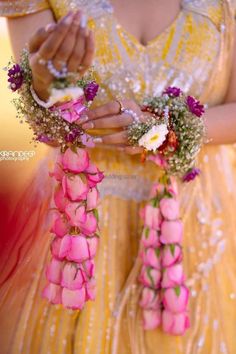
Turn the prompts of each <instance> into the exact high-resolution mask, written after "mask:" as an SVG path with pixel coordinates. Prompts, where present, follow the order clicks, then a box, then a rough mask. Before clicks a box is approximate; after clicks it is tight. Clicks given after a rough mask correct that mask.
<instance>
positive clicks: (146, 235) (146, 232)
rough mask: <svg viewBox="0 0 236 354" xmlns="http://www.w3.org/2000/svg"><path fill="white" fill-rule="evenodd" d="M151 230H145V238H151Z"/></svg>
mask: <svg viewBox="0 0 236 354" xmlns="http://www.w3.org/2000/svg"><path fill="white" fill-rule="evenodd" d="M149 231H150V230H149V228H148V227H146V229H145V238H148V236H149Z"/></svg>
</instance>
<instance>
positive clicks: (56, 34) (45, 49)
mask: <svg viewBox="0 0 236 354" xmlns="http://www.w3.org/2000/svg"><path fill="white" fill-rule="evenodd" d="M73 19H74V14H73V13H71V12H69V14H68V15H67V16H65V17H64V18H63V19H62V20H60V21H59V22H58V24H57V26H56V28H55V30H54V31H53V32H52V33H51V34H50V36H49V37H48V39H47V40H46V41H45V42H44V43H43V44H42V45H41V47H40V49H39V55H40V56H41V57H42V58H44V59H46V60H48V59H51V58H53V57H54V55H55V54H56V52H57V50H58V48H59V47H60V45H61V44H62V42H63V40H64V39H65V37H66V34H67V32H68V31H69V29H70V27H71V25H72V22H73Z"/></svg>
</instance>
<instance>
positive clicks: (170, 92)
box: [8, 50, 205, 335]
mask: <svg viewBox="0 0 236 354" xmlns="http://www.w3.org/2000/svg"><path fill="white" fill-rule="evenodd" d="M9 65H10V63H9ZM8 76H9V78H8V81H9V83H10V88H11V89H12V91H19V93H20V94H21V95H20V97H19V98H17V99H15V100H14V103H15V106H16V109H17V112H18V114H17V116H18V117H20V119H21V120H22V118H24V119H25V120H26V122H27V123H28V124H29V125H30V127H31V129H32V130H33V132H34V138H33V141H34V143H37V142H47V143H48V142H54V141H56V142H57V143H58V144H59V145H60V147H61V152H60V154H59V155H58V158H57V161H56V163H55V167H54V171H53V172H51V173H50V175H51V177H53V178H54V179H55V180H56V187H55V191H54V202H55V212H54V218H53V226H52V229H51V232H52V233H53V234H54V238H53V240H52V242H51V254H52V258H51V261H50V264H49V265H48V266H47V270H46V276H47V279H48V284H47V286H46V287H45V289H44V291H43V296H44V297H46V298H47V299H48V300H49V301H50V302H51V303H53V304H62V305H63V306H64V307H66V308H70V309H82V308H83V307H84V305H85V303H86V301H88V300H94V298H95V277H94V274H95V273H94V270H95V266H94V257H95V254H96V250H97V246H98V240H99V234H98V231H99V229H98V212H97V205H98V201H99V193H98V189H97V184H98V183H100V182H101V181H102V179H103V178H104V175H103V173H102V172H101V171H99V169H98V168H97V167H96V166H95V165H94V164H93V163H92V162H91V160H90V158H89V155H88V153H87V151H86V150H85V147H86V146H88V147H92V146H94V144H93V141H92V137H91V136H89V135H87V134H86V133H85V132H84V131H83V130H82V129H81V128H79V127H78V125H77V124H76V122H77V121H79V120H80V119H81V117H82V116H83V114H84V112H86V110H87V109H88V108H89V105H90V103H91V101H92V100H93V99H94V97H95V96H96V93H97V90H98V85H97V84H96V82H95V81H94V80H92V79H91V74H90V75H89V76H88V77H85V78H82V79H78V78H76V76H72V77H68V78H67V79H63V80H62V79H59V80H55V81H54V83H53V85H52V87H51V88H50V91H51V96H50V99H49V101H48V102H47V103H46V104H44V103H43V105H42V104H41V102H40V100H39V99H38V98H37V96H36V94H35V92H34V91H33V89H32V86H31V83H32V73H31V69H30V67H29V61H28V52H27V51H26V50H24V51H23V53H22V58H21V63H20V65H18V64H14V65H13V67H12V68H10V69H9V70H8ZM142 110H143V111H144V112H149V113H151V115H150V118H149V119H148V120H147V121H146V122H145V123H137V122H135V123H133V124H131V125H130V126H129V127H128V139H129V143H130V144H131V145H135V146H137V145H138V146H142V147H143V148H144V151H145V153H144V156H142V159H143V160H145V159H147V160H150V161H153V162H154V163H155V164H156V165H157V166H159V167H161V168H162V169H163V170H164V173H163V176H162V177H161V178H160V179H159V180H158V182H157V183H154V185H153V187H152V189H151V192H150V200H149V201H148V202H147V204H146V206H145V207H144V208H143V209H141V210H140V217H141V219H142V220H143V223H144V228H143V232H142V237H141V251H140V257H141V259H142V269H141V272H140V275H139V282H140V284H141V286H142V288H143V289H142V295H141V299H140V306H141V308H142V310H143V323H144V329H147V330H148V329H154V328H157V327H158V326H160V325H162V328H163V330H164V331H165V332H167V333H170V334H173V335H182V334H184V333H185V331H186V329H187V328H188V327H189V317H188V312H187V303H188V297H189V291H188V289H187V287H186V285H185V276H184V272H183V264H182V259H183V252H182V238H183V225H182V221H181V219H180V214H179V204H178V191H177V187H176V182H175V180H174V177H173V176H176V177H178V178H180V179H181V180H182V181H183V182H189V181H191V180H193V179H194V178H195V177H196V176H198V175H199V173H200V170H199V169H197V168H196V167H195V159H196V156H197V154H198V152H199V150H200V148H201V145H202V143H203V137H204V133H205V131H204V122H203V119H202V114H203V113H204V107H203V106H202V105H201V104H200V102H199V101H197V100H196V99H195V98H194V97H192V96H185V95H184V93H183V92H182V91H181V90H180V89H179V88H176V87H169V88H167V89H166V90H165V91H164V92H163V94H162V95H161V96H160V97H153V98H150V99H146V100H145V101H144V105H143V107H142Z"/></svg>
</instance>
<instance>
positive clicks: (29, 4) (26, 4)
mask: <svg viewBox="0 0 236 354" xmlns="http://www.w3.org/2000/svg"><path fill="white" fill-rule="evenodd" d="M48 8H49V4H48V1H47V0H33V1H26V0H20V1H18V0H11V1H0V16H5V17H19V16H25V15H29V14H32V13H35V12H38V11H42V10H45V9H48Z"/></svg>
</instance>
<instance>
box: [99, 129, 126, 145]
mask: <svg viewBox="0 0 236 354" xmlns="http://www.w3.org/2000/svg"><path fill="white" fill-rule="evenodd" d="M93 141H94V143H95V144H106V145H109V144H110V145H117V144H118V145H119V144H125V145H127V142H128V134H127V132H126V131H123V132H118V133H114V134H108V135H103V136H101V137H97V138H94V139H93Z"/></svg>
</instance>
